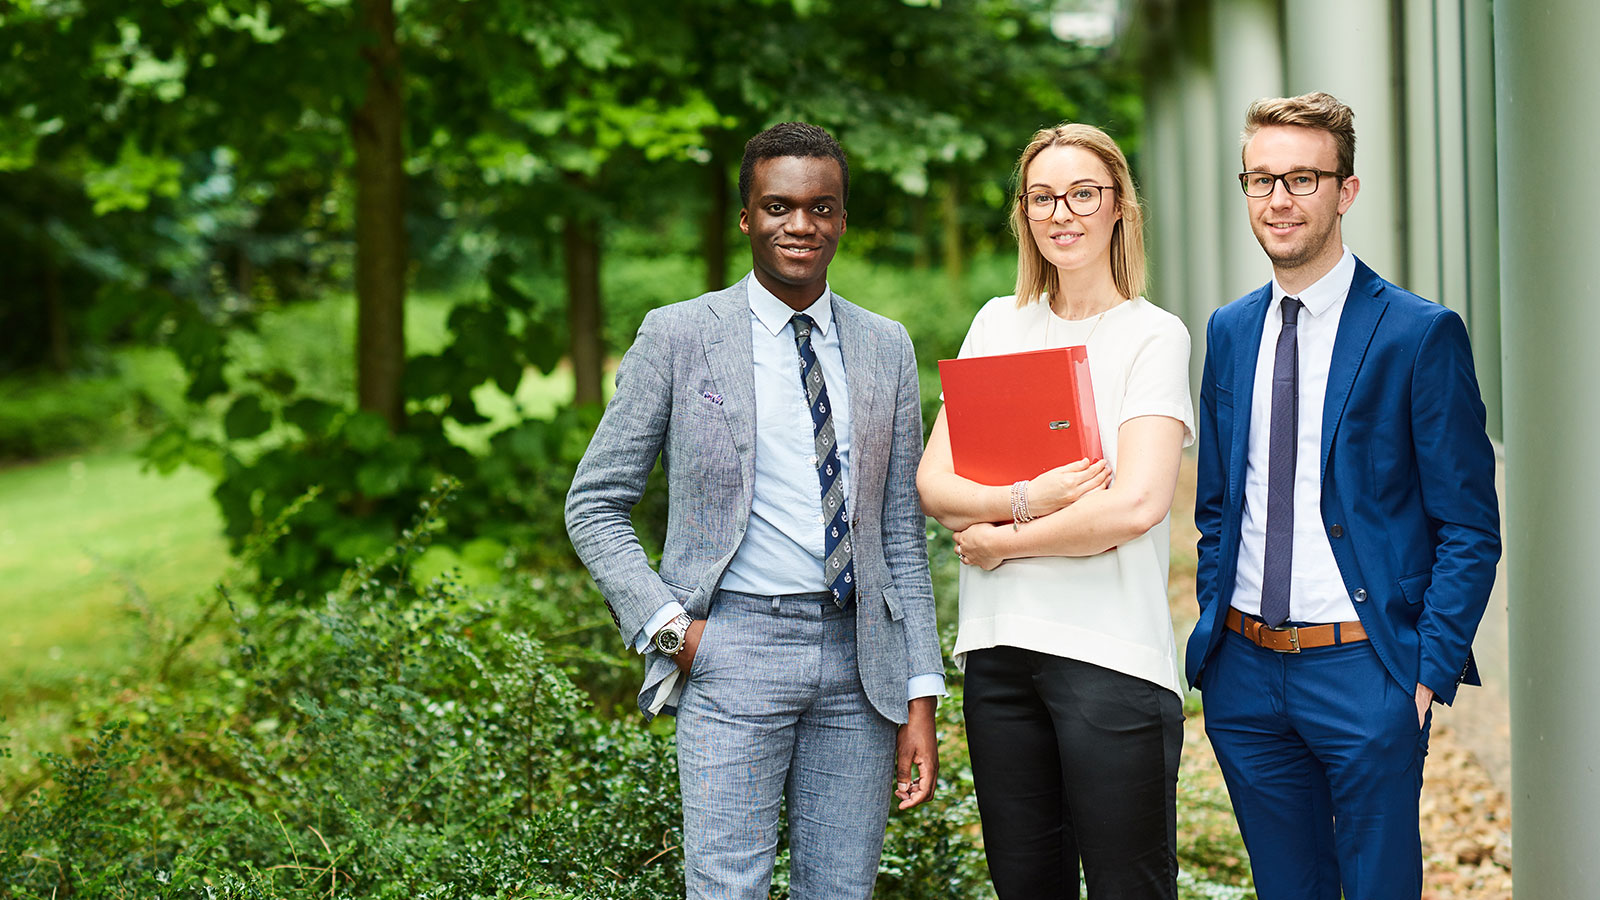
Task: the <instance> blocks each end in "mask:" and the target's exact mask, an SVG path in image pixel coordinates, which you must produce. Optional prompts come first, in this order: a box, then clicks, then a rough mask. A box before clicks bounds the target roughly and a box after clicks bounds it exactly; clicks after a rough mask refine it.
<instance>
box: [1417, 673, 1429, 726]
mask: <svg viewBox="0 0 1600 900" xmlns="http://www.w3.org/2000/svg"><path fill="white" fill-rule="evenodd" d="M1416 699H1417V730H1418V731H1420V730H1422V726H1423V725H1424V724H1425V723H1426V722H1427V721H1428V707H1429V706H1430V705H1431V704H1432V703H1433V688H1431V687H1428V686H1427V685H1425V684H1421V683H1419V684H1418V685H1417V695H1416Z"/></svg>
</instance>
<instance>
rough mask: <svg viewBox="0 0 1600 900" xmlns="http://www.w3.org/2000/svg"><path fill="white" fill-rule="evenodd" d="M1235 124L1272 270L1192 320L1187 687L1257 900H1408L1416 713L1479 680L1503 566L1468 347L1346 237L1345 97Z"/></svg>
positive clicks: (1418, 756) (1418, 878)
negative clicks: (1195, 699)
mask: <svg viewBox="0 0 1600 900" xmlns="http://www.w3.org/2000/svg"><path fill="white" fill-rule="evenodd" d="M1244 134H1245V143H1244V152H1243V160H1244V168H1245V171H1244V172H1243V173H1242V174H1241V175H1240V176H1239V180H1240V183H1241V185H1242V186H1243V188H1244V193H1245V196H1246V198H1247V205H1248V208H1249V214H1250V225H1251V228H1252V230H1254V232H1255V235H1256V238H1257V240H1259V241H1260V243H1261V248H1262V249H1263V250H1264V251H1266V254H1267V257H1268V258H1269V259H1270V260H1271V261H1272V270H1273V280H1272V282H1271V283H1270V284H1267V285H1265V286H1263V287H1261V288H1259V289H1258V290H1256V291H1253V292H1251V293H1250V294H1247V295H1245V296H1244V297H1241V298H1240V299H1238V300H1236V301H1234V302H1233V303H1230V304H1228V305H1227V306H1225V307H1223V308H1222V309H1219V310H1217V311H1216V313H1215V314H1213V315H1212V317H1211V321H1210V323H1209V325H1208V326H1207V332H1206V362H1205V373H1204V375H1203V377H1202V381H1201V384H1200V411H1199V425H1200V427H1199V474H1198V487H1197V491H1196V499H1195V523H1196V525H1197V526H1198V527H1199V530H1200V543H1199V571H1198V575H1197V581H1198V583H1197V593H1198V598H1199V603H1200V620H1199V622H1198V623H1197V624H1196V626H1195V629H1194V633H1193V635H1192V636H1191V637H1190V639H1189V645H1188V653H1187V661H1188V677H1189V682H1190V683H1191V684H1192V685H1194V686H1196V687H1198V688H1199V689H1200V690H1201V692H1202V695H1203V698H1204V701H1205V714H1206V731H1207V733H1208V735H1209V736H1210V738H1211V743H1212V746H1213V747H1214V748H1215V749H1216V753H1217V760H1218V762H1219V763H1220V764H1221V767H1222V771H1223V775H1224V777H1225V778H1226V780H1227V784H1228V792H1229V795H1230V796H1231V798H1232V800H1233V806H1234V811H1235V813H1236V814H1237V816H1238V820H1239V829H1240V832H1241V833H1242V834H1243V836H1244V840H1245V846H1246V847H1247V848H1248V850H1249V851H1250V864H1251V868H1252V869H1253V871H1254V874H1255V882H1256V891H1257V894H1258V895H1259V896H1260V897H1261V898H1262V900H1280V898H1282V900H1339V898H1340V897H1341V895H1342V896H1343V897H1344V898H1346V900H1374V898H1408V900H1416V898H1417V897H1418V896H1419V895H1420V894H1421V892H1422V848H1421V839H1420V837H1419V833H1418V825H1417V820H1418V808H1417V807H1418V799H1419V795H1420V792H1421V789H1422V763H1423V759H1424V757H1426V756H1427V747H1428V730H1429V723H1430V721H1431V712H1430V709H1431V704H1432V703H1433V702H1434V701H1436V700H1437V701H1440V702H1443V703H1447V704H1448V703H1450V702H1451V701H1452V700H1453V699H1454V697H1455V692H1456V687H1457V685H1459V684H1460V683H1462V682H1463V681H1465V682H1467V683H1469V684H1476V683H1477V678H1476V670H1475V668H1474V666H1473V664H1472V660H1471V653H1470V648H1471V643H1472V637H1473V634H1474V633H1475V632H1476V631H1477V628H1478V621H1479V619H1480V618H1481V617H1482V615H1483V611H1484V607H1485V606H1486V604H1487V602H1488V596H1489V590H1490V587H1491V586H1492V585H1493V582H1494V575H1495V563H1496V562H1497V561H1498V560H1499V557H1500V538H1499V528H1500V523H1499V513H1498V505H1497V503H1496V498H1495V490H1494V451H1493V448H1492V447H1491V446H1490V444H1489V439H1488V437H1487V435H1486V434H1485V432H1484V408H1483V402H1482V400H1481V399H1480V396H1479V392H1478V384H1477V379H1476V377H1475V375H1474V374H1473V366H1472V352H1471V348H1470V347H1469V346H1468V342H1467V332H1466V328H1465V327H1464V326H1463V324H1462V321H1461V319H1460V317H1458V316H1457V315H1456V314H1455V313H1454V312H1451V311H1450V310H1449V309H1446V308H1445V307H1443V306H1440V305H1438V304H1436V303H1433V302H1430V301H1427V300H1424V299H1422V298H1421V297H1418V296H1416V295H1415V294H1412V293H1411V292H1409V291H1406V290H1404V289H1402V288H1399V287H1396V286H1395V285H1393V284H1390V283H1389V282H1387V281H1385V280H1383V279H1382V278H1380V277H1379V276H1378V275H1377V274H1376V273H1374V272H1373V271H1372V270H1371V269H1369V268H1368V267H1367V266H1366V265H1365V264H1363V263H1362V262H1361V261H1360V260H1358V259H1356V257H1355V256H1354V255H1353V254H1352V253H1351V252H1350V250H1349V248H1347V247H1345V246H1344V241H1343V235H1342V234H1341V231H1340V222H1341V217H1342V216H1343V215H1344V213H1345V212H1346V211H1347V210H1348V209H1349V208H1350V206H1351V204H1353V203H1354V202H1355V200H1356V194H1357V193H1358V191H1359V190H1360V186H1361V185H1360V181H1359V179H1357V177H1356V175H1355V174H1354V172H1355V168H1354V164H1355V129H1354V116H1353V114H1352V113H1351V111H1350V108H1349V107H1347V106H1345V105H1344V104H1343V103H1341V102H1339V101H1338V100H1337V99H1335V98H1333V97H1331V96H1329V95H1327V94H1324V93H1313V94H1306V95H1304V96H1301V97H1291V98H1284V99H1273V100H1258V101H1256V102H1255V103H1253V104H1251V106H1250V109H1249V111H1248V112H1247V114H1246V122H1245V132H1244Z"/></svg>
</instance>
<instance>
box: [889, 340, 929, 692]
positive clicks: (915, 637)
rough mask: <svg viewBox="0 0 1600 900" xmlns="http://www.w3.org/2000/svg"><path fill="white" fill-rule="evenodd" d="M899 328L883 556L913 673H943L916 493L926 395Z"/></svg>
mask: <svg viewBox="0 0 1600 900" xmlns="http://www.w3.org/2000/svg"><path fill="white" fill-rule="evenodd" d="M896 327H897V328H898V329H899V335H898V337H899V343H900V347H901V353H900V372H899V380H898V387H897V390H896V395H895V409H894V443H893V445H892V446H891V447H890V448H889V471H888V483H887V484H886V485H885V486H884V492H883V529H884V544H883V553H884V561H885V562H886V563H887V564H888V566H889V573H890V575H891V576H892V577H893V578H894V584H895V590H896V591H897V592H898V593H899V595H900V603H901V608H902V609H903V610H904V611H905V634H906V660H907V662H908V664H909V669H908V671H909V673H910V674H911V676H912V677H913V678H914V677H916V676H918V675H932V674H937V675H939V676H940V677H941V678H942V677H943V675H944V655H943V652H942V651H941V650H940V648H939V627H938V623H937V621H936V616H935V614H934V603H933V581H932V578H931V576H930V575H929V573H928V531H927V528H928V523H927V518H926V517H925V516H924V515H923V513H922V501H921V499H919V497H918V496H917V465H918V463H920V462H921V461H922V395H921V393H920V388H919V386H918V383H917V356H916V351H915V350H914V349H913V348H912V345H911V337H910V335H908V334H907V333H906V330H905V326H903V325H899V324H898V323H897V324H896Z"/></svg>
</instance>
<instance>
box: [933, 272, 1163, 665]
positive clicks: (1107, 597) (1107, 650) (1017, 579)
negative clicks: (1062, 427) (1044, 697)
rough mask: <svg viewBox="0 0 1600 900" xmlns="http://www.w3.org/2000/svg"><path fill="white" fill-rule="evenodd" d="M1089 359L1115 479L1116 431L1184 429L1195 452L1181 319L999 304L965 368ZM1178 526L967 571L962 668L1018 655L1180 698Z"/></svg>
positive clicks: (965, 352) (1011, 300) (984, 313)
mask: <svg viewBox="0 0 1600 900" xmlns="http://www.w3.org/2000/svg"><path fill="white" fill-rule="evenodd" d="M1079 344H1083V345H1086V346H1087V347H1088V354H1089V374H1090V378H1091V380H1092V382H1093V384H1094V400H1095V412H1096V416H1097V418H1098V419H1099V422H1100V442H1101V448H1102V450H1103V451H1104V453H1105V456H1106V459H1107V460H1108V461H1109V462H1110V464H1111V469H1112V472H1113V475H1114V474H1115V472H1116V467H1117V429H1118V427H1119V426H1120V425H1121V424H1122V423H1124V422H1126V421H1128V420H1129V419H1134V418H1138V417H1139V416H1168V417H1170V418H1173V419H1177V420H1178V421H1180V422H1182V423H1183V427H1184V437H1183V444H1184V446H1185V447H1187V446H1189V445H1190V444H1192V443H1194V406H1193V403H1192V402H1191V401H1190V398H1189V332H1188V329H1186V328H1185V327H1184V325H1183V322H1182V321H1181V320H1179V319H1178V317H1177V316H1174V315H1172V314H1171V313H1169V312H1166V311H1165V310H1162V309H1160V308H1159V307H1156V306H1154V305H1152V304H1151V303H1149V302H1148V301H1147V300H1145V299H1144V298H1143V297H1135V298H1134V299H1132V300H1128V301H1125V302H1123V303H1121V304H1118V305H1117V306H1114V307H1112V308H1111V309H1109V310H1107V311H1106V312H1105V313H1104V314H1103V315H1101V316H1096V317H1091V318H1088V319H1083V320H1080V321H1069V320H1067V319H1062V318H1060V317H1059V316H1057V315H1055V314H1054V313H1053V312H1052V311H1051V309H1050V305H1049V303H1048V302H1045V301H1043V300H1041V301H1039V302H1036V303H1033V304H1030V305H1028V306H1026V307H1024V308H1022V309H1018V308H1017V303H1016V298H1015V297H996V298H994V299H992V300H990V301H989V302H988V303H987V304H985V305H984V307H983V309H981V310H979V311H978V315H977V317H976V318H974V319H973V321H972V328H971V329H970V330H969V331H968V332H967V339H966V341H964V342H963V343H962V345H961V354H960V355H961V356H963V357H966V356H989V355H993V354H997V353H1018V352H1022V351H1025V350H1042V349H1046V348H1050V347H1069V346H1075V345H1079ZM1170 534H1171V517H1170V516H1168V517H1164V518H1163V519H1162V520H1161V523H1160V524H1158V525H1157V526H1156V527H1154V528H1152V529H1150V530H1149V531H1148V532H1146V533H1145V534H1143V535H1141V536H1140V537H1138V538H1135V539H1133V540H1131V541H1128V542H1126V543H1124V544H1121V545H1119V546H1117V547H1114V548H1112V549H1110V550H1107V551H1106V552H1104V553H1100V554H1097V555H1095V556H1086V557H1069V556H1049V557H1035V558H1029V559H1012V560H1007V561H1006V562H1004V563H1002V564H1001V565H1000V566H999V567H998V568H996V569H994V570H993V571H989V572H986V571H984V570H982V569H980V568H977V567H976V566H962V567H961V604H960V606H961V613H960V630H959V632H958V634H957V636H956V649H955V658H956V664H957V665H958V666H962V667H965V664H966V654H967V652H969V651H971V650H980V649H983V648H985V647H996V646H1010V647H1021V648H1024V649H1028V650H1036V651H1038V652H1041V653H1048V654H1051V655H1053V656H1061V657H1066V658H1070V659H1077V660H1082V661H1084V662H1089V663H1093V664H1095V665H1098V666H1103V667H1105V668H1108V669H1114V670H1116V671H1118V672H1124V673H1127V674H1129V675H1133V676H1136V677H1138V678H1143V679H1145V680H1146V681H1150V682H1152V683H1154V684H1157V685H1159V686H1161V687H1164V688H1167V689H1169V690H1171V691H1173V692H1174V693H1177V694H1179V695H1180V696H1181V695H1182V693H1183V688H1182V676H1181V674H1180V672H1179V669H1178V653H1177V647H1176V644H1175V642H1174V640H1173V636H1172V616H1171V614H1170V613H1169V611H1168V606H1167V565H1168V558H1169V556H1170V555H1171V543H1170V542H1171V538H1170Z"/></svg>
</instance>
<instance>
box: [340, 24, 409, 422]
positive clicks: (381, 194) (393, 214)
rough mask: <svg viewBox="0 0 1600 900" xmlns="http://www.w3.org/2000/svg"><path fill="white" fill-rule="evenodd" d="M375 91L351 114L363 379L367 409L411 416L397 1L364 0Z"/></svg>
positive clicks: (360, 387) (360, 390) (389, 416)
mask: <svg viewBox="0 0 1600 900" xmlns="http://www.w3.org/2000/svg"><path fill="white" fill-rule="evenodd" d="M358 6H359V8H360V13H361V27H362V29H363V30H364V31H366V32H367V37H368V39H369V40H370V43H369V44H367V46H366V47H365V48H363V49H362V51H361V55H362V57H363V59H364V60H365V61H366V63H367V91H366V97H365V99H364V100H363V101H362V104H361V107H360V108H359V109H357V110H356V111H355V115H354V117H353V119H352V121H351V129H350V130H351V137H352V139H353V141H354V144H355V151H356V165H355V179H356V310H357V315H356V385H357V394H358V398H359V402H360V405H361V408H362V409H364V410H370V411H372V412H375V413H377V414H379V415H381V416H383V417H384V419H386V420H387V421H388V422H389V426H390V427H391V428H394V429H398V428H399V427H400V426H401V425H402V424H404V422H405V395H404V393H403V392H402V390H401V378H402V377H403V376H404V374H405V361H406V353H405V303H406V284H405V275H406V232H405V156H404V150H403V148H402V141H401V135H402V131H403V130H404V127H405V106H404V98H403V96H402V92H401V89H402V85H401V71H400V48H399V47H398V46H397V44H396V43H395V15H394V3H393V0H359V3H358Z"/></svg>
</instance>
